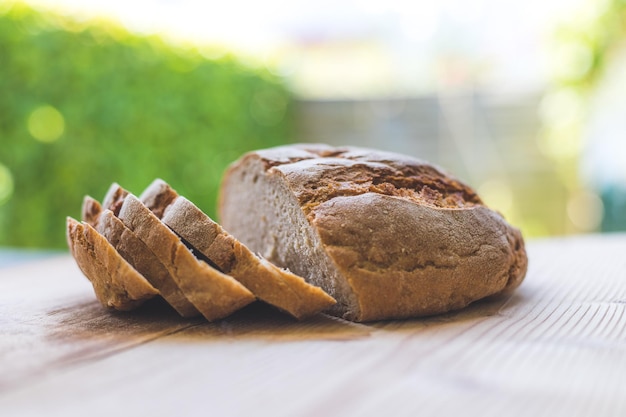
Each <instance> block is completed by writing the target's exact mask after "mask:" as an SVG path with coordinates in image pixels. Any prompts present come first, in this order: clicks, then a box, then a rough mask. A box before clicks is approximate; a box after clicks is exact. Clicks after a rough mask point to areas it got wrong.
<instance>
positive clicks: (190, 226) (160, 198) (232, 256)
mask: <svg viewBox="0 0 626 417" xmlns="http://www.w3.org/2000/svg"><path fill="white" fill-rule="evenodd" d="M141 200H142V201H144V202H145V204H146V205H147V206H148V207H149V208H150V209H151V210H152V212H153V213H155V214H159V215H161V216H162V217H161V220H162V221H163V223H165V224H166V225H167V226H169V227H170V228H171V229H172V230H173V231H174V232H176V234H177V235H179V236H180V237H181V238H182V239H183V241H184V242H185V243H186V244H187V245H189V246H190V247H192V248H193V251H194V253H195V254H196V255H198V254H199V255H201V256H203V257H204V258H205V259H207V261H208V262H210V263H211V264H213V265H215V266H216V267H217V268H218V269H219V270H220V271H222V272H224V273H226V274H228V275H230V276H232V277H233V278H235V279H236V280H237V281H239V282H240V283H242V284H243V285H244V286H245V287H246V288H248V289H249V290H250V291H252V293H253V294H254V295H255V296H256V297H257V298H258V299H259V300H261V301H264V302H265V303H267V304H270V305H272V306H274V307H276V308H278V309H279V310H281V311H283V312H286V313H288V314H290V315H292V316H293V317H295V318H297V319H299V320H302V319H305V318H307V317H310V316H313V315H315V314H317V313H319V312H320V311H323V310H326V309H328V308H329V307H331V306H332V305H333V304H335V300H334V299H333V298H332V297H330V296H329V295H328V294H326V293H325V292H324V291H323V290H321V289H320V288H318V287H315V286H313V285H311V284H308V283H307V282H306V281H305V280H304V279H303V278H301V277H299V276H296V275H294V274H292V273H291V272H289V271H286V270H282V269H280V268H277V267H276V266H274V265H273V264H271V263H269V262H267V261H266V260H264V259H262V258H259V257H258V256H256V255H255V254H253V253H252V252H251V251H250V250H249V249H248V248H247V247H246V246H245V245H243V244H242V243H241V242H239V241H238V240H237V239H235V238H234V237H233V236H232V235H231V234H230V233H228V232H227V231H226V230H224V229H223V228H222V227H221V226H220V225H219V224H217V223H216V222H215V221H213V219H211V218H210V217H209V216H207V215H206V214H205V213H204V212H202V210H200V209H199V208H198V207H197V206H196V205H195V204H193V203H192V202H191V201H189V200H187V199H186V198H185V197H183V196H179V195H178V193H177V192H176V191H175V190H174V189H173V188H172V187H170V186H169V185H168V184H167V183H166V182H165V181H163V180H161V179H157V180H155V181H154V182H153V183H152V184H151V185H150V186H148V188H146V190H145V191H144V192H143V193H142V195H141Z"/></svg>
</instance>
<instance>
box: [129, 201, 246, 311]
mask: <svg viewBox="0 0 626 417" xmlns="http://www.w3.org/2000/svg"><path fill="white" fill-rule="evenodd" d="M118 217H119V219H120V220H121V221H122V222H123V223H124V224H125V225H126V226H127V227H128V228H129V229H130V230H132V231H133V232H134V233H135V235H136V236H137V237H138V238H139V239H141V241H143V243H144V244H145V245H146V246H147V247H148V248H149V249H150V250H151V251H152V252H153V253H154V254H155V255H156V257H157V258H158V259H159V260H160V261H161V262H162V263H163V265H165V267H166V268H167V270H168V271H169V273H170V274H171V276H172V277H173V278H174V280H175V281H176V284H177V285H178V287H179V288H180V289H181V290H182V292H183V293H184V294H185V296H186V297H187V299H188V300H189V301H190V302H191V303H192V304H193V305H194V306H195V307H196V308H197V309H198V310H199V311H200V313H202V315H203V316H204V317H205V318H206V319H207V320H209V321H213V320H217V319H220V318H223V317H226V316H228V315H230V314H231V313H233V312H235V311H237V310H239V309H240V308H242V307H244V306H246V305H247V304H249V303H251V302H253V301H254V300H255V297H254V295H252V293H251V292H250V291H248V290H247V289H246V288H245V287H244V286H243V285H241V284H240V283H239V282H237V281H236V280H235V279H233V278H232V277H229V276H228V275H225V274H223V273H221V272H219V271H217V270H216V269H214V268H213V267H211V266H209V265H208V264H206V263H205V262H202V261H200V260H198V259H197V258H196V257H195V256H194V255H193V254H192V253H191V251H190V250H189V249H188V248H187V247H186V246H185V245H184V244H183V242H182V241H181V240H180V239H179V238H178V236H176V234H175V233H174V232H172V231H171V230H170V229H169V228H168V227H167V226H166V225H165V224H163V223H162V222H161V220H159V219H158V218H157V217H156V216H155V215H154V214H153V213H152V212H151V211H150V209H148V208H147V207H146V206H145V205H144V204H143V203H142V202H141V201H139V199H137V197H135V196H134V195H132V194H128V195H127V196H126V197H125V198H124V202H123V203H122V205H121V207H120V210H119V214H118Z"/></svg>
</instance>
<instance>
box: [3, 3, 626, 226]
mask: <svg viewBox="0 0 626 417" xmlns="http://www.w3.org/2000/svg"><path fill="white" fill-rule="evenodd" d="M28 4H30V5H32V6H34V7H36V8H38V9H41V10H51V11H53V12H55V13H61V14H64V15H67V16H70V17H71V18H72V19H76V20H78V21H87V20H89V19H93V18H94V17H97V18H98V19H99V21H100V22H102V21H113V22H116V23H115V24H121V25H123V26H124V27H125V28H126V29H128V30H129V31H131V32H133V33H136V34H139V35H142V36H144V35H145V36H151V35H154V34H158V35H159V36H162V37H163V38H164V39H166V40H167V42H168V43H171V44H173V45H175V46H176V47H180V48H183V49H184V48H190V47H194V48H210V50H211V53H210V55H211V56H210V57H209V58H211V59H212V58H219V57H220V56H222V55H223V54H234V55H235V56H236V57H237V58H238V59H239V60H240V61H241V62H243V63H245V65H249V66H251V67H256V68H263V69H264V70H267V71H269V72H271V73H272V74H274V75H276V76H278V77H281V78H282V79H284V82H285V83H286V85H287V87H288V89H289V91H290V93H291V94H292V95H293V98H294V111H293V112H291V113H288V114H287V116H286V117H289V118H291V120H290V123H292V124H293V126H294V128H293V131H292V135H293V137H292V138H291V139H292V140H293V141H296V142H326V143H330V144H337V145H361V146H371V147H378V148H382V149H389V150H392V151H396V152H404V153H407V154H410V155H413V156H417V157H420V158H423V159H426V160H429V161H431V162H434V163H436V164H438V165H440V166H441V167H443V168H444V169H445V170H447V171H449V172H451V173H453V174H455V175H456V176H458V177H460V178H462V179H463V180H464V181H466V182H468V183H469V184H470V185H472V186H473V187H475V188H476V189H477V190H478V192H479V194H480V195H481V197H483V199H484V200H486V202H487V203H488V204H490V205H492V206H493V207H495V208H496V209H498V210H499V211H501V212H502V213H503V214H504V215H505V217H507V219H509V220H510V221H511V222H512V223H513V224H515V225H516V226H518V227H520V228H521V229H522V231H523V232H524V234H525V235H526V236H527V237H536V236H546V235H560V234H569V233H586V232H598V231H603V232H609V231H618V230H626V140H625V138H624V136H625V135H626V35H625V34H626V29H625V28H626V12H625V10H626V2H624V1H622V0H527V1H524V2H520V1H512V0H500V1H498V0H472V1H463V0H444V1H436V2H433V1H421V0H412V1H410V0H386V1H378V0H363V1H357V0H351V1H329V0H319V1H316V2H309V1H300V0H292V1H284V0H265V1H263V2H255V1H244V0H230V1H228V2H212V1H200V0H179V1H176V0H170V1H168V0H137V1H118V0H54V1H52V0H31V1H29V2H28ZM105 24H106V23H105ZM0 53H1V51H0ZM254 145H255V146H251V147H258V146H257V145H258V144H254ZM0 164H2V161H0ZM0 168H2V165H0ZM7 175H8V174H5V177H6V176H7ZM200 175H201V174H200ZM1 177H2V175H1V170H0V210H2V207H1V204H3V202H4V203H6V202H7V201H9V200H10V198H11V196H10V194H11V192H10V191H7V190H9V186H8V185H6V184H8V180H6V179H5V181H4V184H5V186H4V191H3V189H2V184H3V182H2V180H1ZM106 180H107V181H108V182H112V181H116V180H117V179H116V178H110V179H108V178H107V179H106ZM198 186H199V185H198ZM190 187H193V185H190ZM138 191H139V190H138ZM84 192H85V193H90V192H92V191H91V190H85V191H84ZM68 214H70V213H68Z"/></svg>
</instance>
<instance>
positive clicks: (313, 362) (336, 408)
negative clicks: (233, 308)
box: [0, 234, 626, 417]
mask: <svg viewBox="0 0 626 417" xmlns="http://www.w3.org/2000/svg"><path fill="white" fill-rule="evenodd" d="M528 251H529V258H530V269H529V272H528V275H527V278H526V281H525V282H524V284H523V285H522V287H521V288H520V289H519V290H518V291H517V292H516V293H515V294H514V295H513V296H512V297H510V298H506V299H497V300H490V301H485V302H481V303H477V304H475V305H473V306H470V307H469V308H467V309H465V310H463V311H460V312H456V313H452V314H447V315H443V316H438V317H432V318H427V319H418V320H406V321H389V322H379V323H369V324H355V323H350V322H346V321H343V320H339V319H336V318H331V317H327V316H322V315H320V316H318V317H317V318H315V319H313V320H310V321H306V322H303V323H298V322H295V321H293V320H291V319H289V318H288V317H285V316H283V315H281V314H279V313H277V312H274V311H272V310H271V309H269V308H267V307H265V306H262V305H253V306H251V307H250V308H247V309H246V310H245V311H242V312H240V313H237V314H236V315H235V316H233V317H231V318H229V319H226V320H223V321H221V322H219V323H214V324H209V323H207V322H205V321H203V320H201V319H193V320H185V319H181V318H179V317H177V316H176V315H175V313H173V312H172V310H170V309H169V308H168V307H167V306H165V305H163V304H161V303H159V302H155V303H152V304H150V305H148V306H146V307H145V308H143V309H141V310H140V311H137V312H132V313H125V314H121V313H110V312H107V311H105V310H104V309H102V308H101V307H100V305H99V304H98V303H97V302H96V300H95V297H94V295H93V291H92V289H91V286H90V284H89V283H88V282H87V280H86V279H85V278H83V277H82V275H81V273H80V271H79V270H78V268H77V267H76V266H75V264H74V262H73V260H72V259H70V258H69V256H67V255H61V256H52V257H48V258H46V259H43V260H39V261H32V260H30V261H28V262H24V263H22V264H19V265H12V266H9V267H5V268H2V269H0V416H22V415H45V416H50V415H54V416H57V415H58V416H61V415H63V416H74V415H75V416H87V415H88V416H111V415H114V416H119V415H132V414H135V415H150V416H181V415H203V416H239V415H240V416H249V415H254V416H273V417H274V416H364V415H372V416H431V415H432V416H451V415H458V416H481V417H483V416H551V417H554V416H568V417H571V416H616V417H617V416H626V314H625V310H626V235H624V234H617V235H604V236H600V235H591V236H580V237H569V238H557V239H545V240H535V241H530V242H528Z"/></svg>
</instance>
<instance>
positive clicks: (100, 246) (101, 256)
mask: <svg viewBox="0 0 626 417" xmlns="http://www.w3.org/2000/svg"><path fill="white" fill-rule="evenodd" d="M66 232H67V243H68V246H69V248H70V252H71V253H72V256H73V257H74V259H75V260H76V263H77V265H78V267H79V268H80V270H81V271H82V272H83V274H85V276H86V277H87V279H89V281H91V284H92V285H93V289H94V292H95V293H96V297H97V298H98V300H99V301H100V303H102V305H103V306H105V307H108V308H113V309H116V310H121V311H126V310H132V309H134V308H136V307H138V306H139V305H141V304H142V303H143V302H144V301H146V300H148V299H150V298H152V297H154V296H155V295H157V294H158V293H159V292H158V291H157V290H156V289H155V288H154V287H153V286H152V285H150V283H149V282H148V281H147V280H146V279H145V278H144V277H143V276H142V275H141V274H140V273H139V272H137V271H136V270H135V268H133V267H132V266H131V265H130V264H129V263H128V262H126V261H125V260H124V258H122V257H121V256H120V255H119V253H118V252H117V251H116V250H115V248H114V247H113V246H111V244H110V243H109V242H108V241H107V240H106V239H105V238H104V237H103V236H102V235H100V234H99V233H98V232H97V231H96V230H95V229H94V228H93V227H91V225H89V224H88V223H84V222H83V223H80V222H78V221H77V220H75V219H73V218H71V217H68V218H67V229H66Z"/></svg>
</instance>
